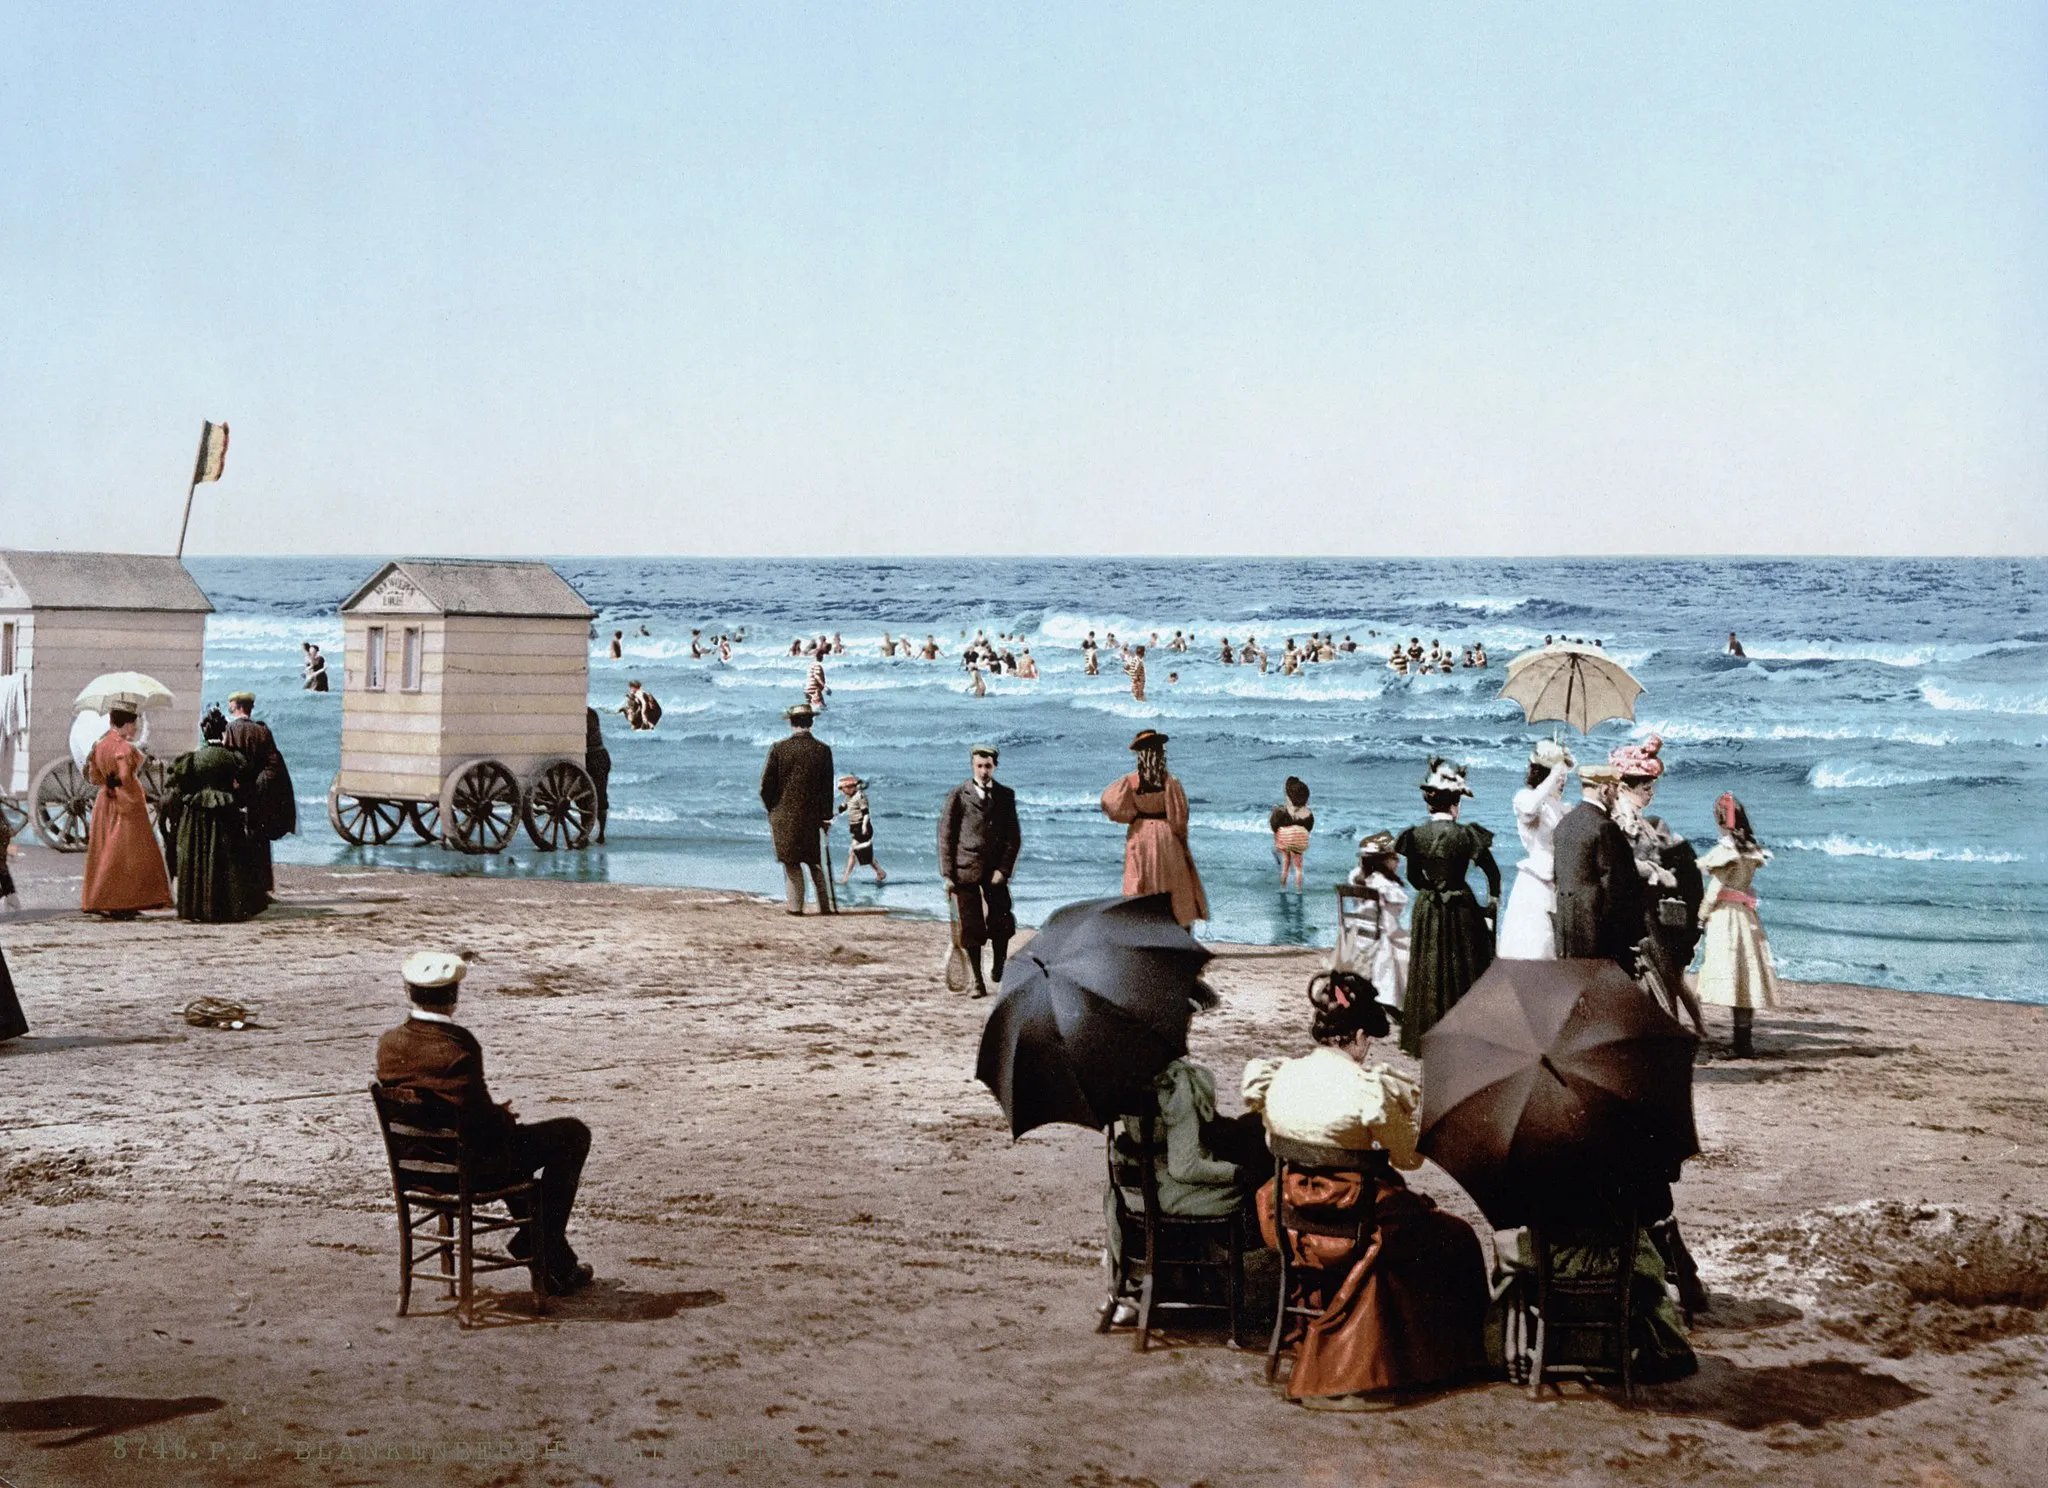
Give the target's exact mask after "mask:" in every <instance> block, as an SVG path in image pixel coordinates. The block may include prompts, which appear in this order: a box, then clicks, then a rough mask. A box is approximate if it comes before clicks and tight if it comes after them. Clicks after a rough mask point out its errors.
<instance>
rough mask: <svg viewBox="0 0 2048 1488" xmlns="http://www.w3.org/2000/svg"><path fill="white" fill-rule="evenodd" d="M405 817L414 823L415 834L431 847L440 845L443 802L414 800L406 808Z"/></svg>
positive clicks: (413, 830)
mask: <svg viewBox="0 0 2048 1488" xmlns="http://www.w3.org/2000/svg"><path fill="white" fill-rule="evenodd" d="M405 819H406V820H407V821H409V822H411V823H412V832H413V835H414V836H415V837H417V838H419V840H420V841H422V842H424V843H426V844H427V846H429V847H438V846H439V845H440V842H441V803H440V802H439V801H414V802H413V803H412V804H411V805H410V806H408V807H406V808H405Z"/></svg>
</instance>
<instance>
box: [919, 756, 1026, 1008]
mask: <svg viewBox="0 0 2048 1488" xmlns="http://www.w3.org/2000/svg"><path fill="white" fill-rule="evenodd" d="M968 761H969V765H970V767H971V768H972V770H973V772H974V773H973V775H972V776H971V777H970V778H969V779H967V780H966V781H964V782H963V783H961V784H959V785H956V786H955V787H953V792H952V794H951V795H949V796H947V797H946V804H945V806H944V808H943V809H941V810H940V812H939V875H940V876H941V877H942V878H944V879H945V881H946V888H947V891H948V892H949V893H951V894H952V896H953V900H954V903H955V904H957V905H958V906H959V910H960V945H961V948H962V949H963V950H965V951H966V952H967V962H968V965H969V966H970V967H972V968H973V971H974V995H975V996H976V997H986V996H988V983H987V982H986V981H984V980H983V978H982V974H981V947H982V944H983V943H984V942H992V943H993V944H994V947H995V951H994V956H993V960H992V962H991V970H992V971H993V973H994V975H995V979H996V982H997V984H998V985H1000V984H1001V983H1002V980H1003V962H1004V960H1005V959H1006V958H1007V957H1008V955H1009V951H1010V937H1011V936H1012V935H1014V934H1016V932H1017V918H1016V916H1015V915H1014V914H1012V913H1011V911H1010V874H1011V872H1012V870H1014V869H1015V868H1016V866H1017V850H1018V848H1019V847H1021V846H1022V845H1023V834H1022V832H1021V830H1020V829H1019V827H1018V825H1017V795H1016V792H1014V791H1012V790H1011V789H1010V788H1009V787H1008V786H1007V785H1003V784H1001V783H1000V782H998V781H997V779H996V749H995V746H994V745H992V744H977V745H975V746H974V748H973V749H971V750H970V751H968Z"/></svg>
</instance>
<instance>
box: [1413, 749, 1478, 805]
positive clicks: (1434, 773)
mask: <svg viewBox="0 0 2048 1488" xmlns="http://www.w3.org/2000/svg"><path fill="white" fill-rule="evenodd" d="M1422 788H1423V789H1424V790H1426V791H1449V792H1450V793H1451V794H1452V795H1454V796H1469V795H1471V794H1472V787H1471V786H1469V785H1467V784H1466V783H1465V769H1464V767H1463V766H1462V765H1454V764H1452V763H1451V762H1450V761H1449V760H1447V759H1445V758H1443V757H1442V756H1441V755H1435V754H1432V755H1431V756H1430V757H1429V774H1428V775H1427V776H1425V777H1424V778H1423V781H1422Z"/></svg>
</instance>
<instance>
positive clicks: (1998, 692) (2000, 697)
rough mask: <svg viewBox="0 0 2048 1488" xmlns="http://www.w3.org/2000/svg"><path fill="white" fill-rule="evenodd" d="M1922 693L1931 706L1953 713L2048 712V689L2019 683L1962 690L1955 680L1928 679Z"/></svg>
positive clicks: (2030, 713) (2034, 713)
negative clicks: (2021, 686) (2025, 687)
mask: <svg viewBox="0 0 2048 1488" xmlns="http://www.w3.org/2000/svg"><path fill="white" fill-rule="evenodd" d="M1920 696H1921V697H1922V698H1924V699H1925V700H1926V702H1927V705H1928V706H1929V707H1930V708H1939V709H1941V710H1942V711H1943V712H1951V713H2013V714H2025V715H2030V716H2032V715H2039V714H2048V693H2043V692H2041V691H2039V690H2023V689H2021V688H2017V687H1998V686H1992V685H1983V686H1977V687H1972V688H1970V689H1968V690H1963V689H1961V688H1959V687H1957V686H1955V685H1954V684H1949V683H1943V682H1939V681H1933V680H1930V681H1926V682H1922V683H1921V684H1920Z"/></svg>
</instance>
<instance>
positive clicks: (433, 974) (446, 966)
mask: <svg viewBox="0 0 2048 1488" xmlns="http://www.w3.org/2000/svg"><path fill="white" fill-rule="evenodd" d="M400 974H401V975H402V976H404V978H405V984H406V986H408V987H417V988H419V989H421V990H422V991H432V990H433V989H434V988H436V987H453V986H455V985H456V984H457V983H459V982H460V981H461V980H462V979H463V978H464V977H466V976H468V975H469V963H468V962H467V961H465V960H463V959H462V958H461V957H460V956H458V955H456V954H455V953H454V952H453V951H414V952H413V953H412V954H411V955H410V956H407V957H406V958H405V967H404V969H403V970H402V972H401V973H400Z"/></svg>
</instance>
